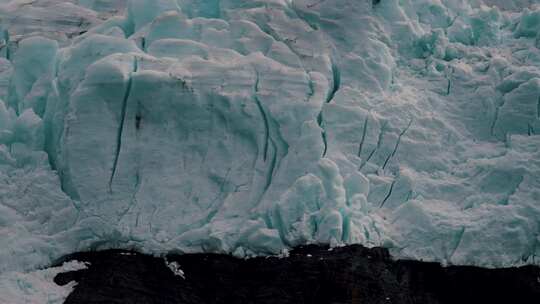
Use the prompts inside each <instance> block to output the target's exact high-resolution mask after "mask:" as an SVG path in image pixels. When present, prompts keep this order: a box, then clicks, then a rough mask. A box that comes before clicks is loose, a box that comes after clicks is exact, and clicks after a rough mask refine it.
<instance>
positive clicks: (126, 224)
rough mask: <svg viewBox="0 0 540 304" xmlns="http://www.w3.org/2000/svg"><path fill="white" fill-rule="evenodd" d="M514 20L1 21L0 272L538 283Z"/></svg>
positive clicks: (225, 2)
mask: <svg viewBox="0 0 540 304" xmlns="http://www.w3.org/2000/svg"><path fill="white" fill-rule="evenodd" d="M498 2H499V3H498ZM533 2H535V1H495V0H487V1H485V3H484V2H482V1H480V0H478V1H465V0H405V1H397V0H381V1H368V0H362V1H350V0H322V1H315V0H264V1H262V0H261V1H241V0H208V1H202V0H178V1H175V0H159V1H155V0H129V1H98V0H95V1H91V0H88V1H86V0H85V1H74V0H73V1H67V0H66V1H59V0H39V1H26V0H12V1H6V0H3V1H0V20H1V21H2V22H1V24H0V33H1V35H0V38H1V39H0V47H1V49H0V56H1V57H2V58H0V100H1V101H0V168H1V169H0V248H4V249H2V250H0V261H1V262H0V272H3V271H8V270H10V271H11V270H29V269H34V268H35V267H38V266H43V265H47V264H48V263H50V261H51V260H53V259H55V258H58V257H59V256H61V255H62V254H66V253H69V252H73V251H76V250H86V249H92V248H107V247H123V248H137V249H140V250H144V251H146V252H153V253H160V252H164V251H168V250H178V251H182V252H198V251H213V252H231V253H234V254H236V255H239V256H249V255H256V254H275V253H279V252H280V251H282V250H284V249H286V248H288V247H291V246H295V245H298V244H302V243H313V242H316V243H317V242H319V243H331V244H334V245H339V244H347V243H362V244H364V245H368V246H385V247H388V248H390V250H391V251H392V253H393V254H394V255H396V256H398V257H406V258H417V259H427V260H437V261H441V262H444V263H453V264H474V265H483V266H504V265H517V264H523V263H537V260H536V259H535V258H536V256H537V255H538V254H540V247H539V246H537V244H538V242H539V241H540V239H539V234H540V220H539V219H540V205H539V204H540V51H539V50H538V47H540V42H539V41H540V36H539V35H538V33H539V30H540V7H538V6H535V5H534V3H533ZM493 4H496V5H497V4H498V5H499V6H492V5H493ZM525 4H526V5H528V7H527V8H523V7H524V5H525ZM519 7H521V8H523V9H522V10H516V8H519Z"/></svg>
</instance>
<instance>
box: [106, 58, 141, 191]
mask: <svg viewBox="0 0 540 304" xmlns="http://www.w3.org/2000/svg"><path fill="white" fill-rule="evenodd" d="M137 69H138V62H137V58H136V57H133V69H132V71H131V72H130V73H129V79H128V82H127V86H126V90H125V92H124V98H123V100H122V112H121V113H120V124H119V126H118V132H117V134H116V151H115V155H114V161H113V168H112V172H111V177H110V178H109V192H110V193H112V183H113V179H114V175H115V174H116V167H117V166H118V158H119V156H120V150H121V147H122V133H123V131H124V121H125V116H126V108H127V102H128V99H129V96H130V94H131V86H132V83H133V77H132V74H133V73H135V72H137Z"/></svg>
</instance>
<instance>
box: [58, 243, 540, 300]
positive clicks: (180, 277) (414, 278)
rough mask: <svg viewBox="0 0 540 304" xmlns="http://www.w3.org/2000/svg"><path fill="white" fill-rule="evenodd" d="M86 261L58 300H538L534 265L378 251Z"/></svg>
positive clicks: (87, 256) (538, 273)
mask: <svg viewBox="0 0 540 304" xmlns="http://www.w3.org/2000/svg"><path fill="white" fill-rule="evenodd" d="M68 260H78V261H83V262H87V263H89V267H88V268H87V269H83V270H78V271H73V272H67V273H61V274H58V275H57V276H56V278H55V282H56V283H57V284H59V285H64V284H67V283H68V282H70V281H76V282H77V283H78V284H77V285H76V287H75V289H74V291H73V292H72V293H71V294H70V295H69V296H68V298H67V299H66V302H65V303H145V304H147V303H197V304H201V303H227V304H231V303H257V304H261V303H272V304H276V303H295V304H299V303H362V304H367V303H385V304H388V303H452V304H455V303H540V268H539V267H536V266H524V267H519V268H505V269H485V268H478V267H470V266H450V267H442V266H441V265H440V264H437V263H429V262H420V261H404V260H398V261H394V260H392V259H391V258H390V256H389V254H388V251H387V250H385V249H382V248H372V249H368V248H364V247H362V246H359V245H352V246H346V247H340V248H333V249H330V248H328V247H325V246H314V245H310V246H304V247H299V248H296V249H294V250H292V251H291V252H290V254H289V255H288V256H287V257H258V258H252V259H239V258H235V257H232V256H230V255H224V254H184V255H177V254H169V255H167V257H166V258H158V257H153V256H149V255H144V254H140V253H137V252H132V251H124V250H106V251H99V252H82V253H75V254H72V255H69V256H67V257H65V258H64V259H62V260H61V261H59V263H62V262H64V261H68Z"/></svg>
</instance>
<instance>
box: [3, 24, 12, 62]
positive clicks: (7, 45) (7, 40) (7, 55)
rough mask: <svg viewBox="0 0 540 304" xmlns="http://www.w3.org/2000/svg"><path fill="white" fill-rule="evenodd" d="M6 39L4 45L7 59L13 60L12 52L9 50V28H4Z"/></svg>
mask: <svg viewBox="0 0 540 304" xmlns="http://www.w3.org/2000/svg"><path fill="white" fill-rule="evenodd" d="M4 41H5V42H4V43H5V45H4V47H5V48H6V59H7V60H8V61H11V54H10V52H9V32H8V31H7V30H4Z"/></svg>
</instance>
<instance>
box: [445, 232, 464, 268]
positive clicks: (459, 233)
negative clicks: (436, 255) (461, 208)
mask: <svg viewBox="0 0 540 304" xmlns="http://www.w3.org/2000/svg"><path fill="white" fill-rule="evenodd" d="M464 234H465V227H462V228H461V230H460V231H459V232H458V234H457V235H456V240H455V245H454V248H452V252H451V253H450V257H449V259H450V260H451V259H452V257H453V256H454V254H455V253H456V251H457V250H458V248H459V245H460V244H461V241H462V240H463V235H464Z"/></svg>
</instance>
